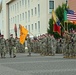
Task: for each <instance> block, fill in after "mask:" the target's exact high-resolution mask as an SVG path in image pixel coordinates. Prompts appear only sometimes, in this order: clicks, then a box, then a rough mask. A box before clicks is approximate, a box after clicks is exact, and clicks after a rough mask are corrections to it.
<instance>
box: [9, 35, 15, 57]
mask: <svg viewBox="0 0 76 75" xmlns="http://www.w3.org/2000/svg"><path fill="white" fill-rule="evenodd" d="M14 47H15V39H14V38H13V34H11V35H10V38H9V54H10V58H11V57H12V55H13V58H15V57H16V54H15V51H14V49H15V48H14Z"/></svg>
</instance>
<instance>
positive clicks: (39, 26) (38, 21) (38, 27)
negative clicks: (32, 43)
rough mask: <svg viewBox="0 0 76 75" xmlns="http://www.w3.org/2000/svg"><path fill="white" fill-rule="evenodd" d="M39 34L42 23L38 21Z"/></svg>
mask: <svg viewBox="0 0 76 75" xmlns="http://www.w3.org/2000/svg"><path fill="white" fill-rule="evenodd" d="M38 32H40V21H38Z"/></svg>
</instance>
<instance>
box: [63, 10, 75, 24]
mask: <svg viewBox="0 0 76 75" xmlns="http://www.w3.org/2000/svg"><path fill="white" fill-rule="evenodd" d="M64 21H69V22H71V23H73V24H76V12H74V11H73V10H69V9H67V10H64Z"/></svg>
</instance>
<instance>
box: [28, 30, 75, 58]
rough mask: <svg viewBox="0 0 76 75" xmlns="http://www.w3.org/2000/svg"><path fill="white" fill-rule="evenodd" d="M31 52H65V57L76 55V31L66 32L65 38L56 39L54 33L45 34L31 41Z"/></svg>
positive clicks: (46, 53) (44, 53)
mask: <svg viewBox="0 0 76 75" xmlns="http://www.w3.org/2000/svg"><path fill="white" fill-rule="evenodd" d="M29 47H30V50H31V52H35V53H40V54H41V55H45V56H47V55H55V54H56V53H63V55H64V57H66V58H69V57H76V32H75V31H73V32H69V33H68V32H67V31H65V32H64V35H63V38H59V39H55V38H54V36H53V35H50V34H43V35H41V36H39V37H34V39H32V40H31V41H30V46H29Z"/></svg>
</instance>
